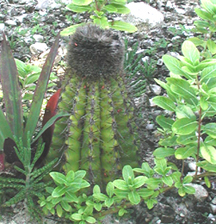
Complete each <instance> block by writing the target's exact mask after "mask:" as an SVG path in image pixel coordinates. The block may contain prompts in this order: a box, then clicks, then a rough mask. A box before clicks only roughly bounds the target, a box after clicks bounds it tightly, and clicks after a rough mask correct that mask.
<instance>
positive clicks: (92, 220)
mask: <svg viewBox="0 0 216 224" xmlns="http://www.w3.org/2000/svg"><path fill="white" fill-rule="evenodd" d="M85 220H86V222H88V223H96V219H95V218H94V217H91V216H88V217H87V218H86V219H85Z"/></svg>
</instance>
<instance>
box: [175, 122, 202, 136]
mask: <svg viewBox="0 0 216 224" xmlns="http://www.w3.org/2000/svg"><path fill="white" fill-rule="evenodd" d="M197 128H198V122H197V121H196V120H193V119H189V118H182V119H179V120H177V121H175V122H174V123H173V126H172V130H173V132H174V133H176V134H179V135H189V134H191V133H192V132H195V130H197Z"/></svg>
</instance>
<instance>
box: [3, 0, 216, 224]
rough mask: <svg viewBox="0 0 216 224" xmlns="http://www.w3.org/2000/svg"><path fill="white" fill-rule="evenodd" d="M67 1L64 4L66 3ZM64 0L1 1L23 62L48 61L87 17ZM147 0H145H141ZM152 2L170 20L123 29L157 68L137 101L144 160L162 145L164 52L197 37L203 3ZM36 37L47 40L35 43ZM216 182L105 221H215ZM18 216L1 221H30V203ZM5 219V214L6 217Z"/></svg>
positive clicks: (172, 51) (12, 42) (168, 195)
mask: <svg viewBox="0 0 216 224" xmlns="http://www.w3.org/2000/svg"><path fill="white" fill-rule="evenodd" d="M63 2H64V3H63ZM69 2H70V1H69V0H64V1H63V0H62V1H56V3H54V1H52V0H49V1H48V0H47V1H36V0H1V2H0V41H1V38H2V35H1V32H2V31H4V32H5V34H6V36H7V38H8V40H9V42H10V45H11V48H12V50H13V54H14V57H16V58H18V59H20V60H22V61H30V62H31V63H34V64H41V63H43V58H44V55H46V53H44V52H46V50H47V49H49V47H51V45H52V43H53V42H54V39H55V36H56V34H57V33H58V32H59V31H61V30H62V29H63V28H66V27H68V26H69V25H71V24H72V23H73V24H74V23H79V22H81V21H86V19H87V18H88V15H86V14H82V15H80V16H79V15H77V14H74V13H72V12H69V11H67V10H66V9H65V3H69ZM136 2H142V1H136ZM149 4H150V5H151V6H152V7H154V8H155V9H157V10H159V11H160V12H161V13H162V14H163V15H164V21H163V23H162V24H160V26H157V27H153V28H148V29H144V30H141V31H139V32H136V33H134V34H125V33H122V35H123V37H124V38H127V40H128V48H129V49H130V48H132V46H133V44H134V43H137V42H138V43H139V44H138V49H137V54H136V57H137V56H138V55H140V54H141V55H142V60H143V62H144V61H146V60H147V61H149V60H152V61H153V68H154V69H153V70H154V72H152V73H151V75H150V77H149V79H148V80H147V84H148V85H147V88H146V92H145V93H144V94H142V96H141V97H137V98H136V99H135V102H136V104H137V106H138V107H140V108H141V111H142V114H141V118H140V121H141V122H142V135H143V139H144V140H145V141H144V143H143V147H142V155H143V161H148V162H150V163H152V156H151V155H152V152H153V150H154V149H155V148H156V147H157V141H158V139H159V137H158V136H157V133H156V129H157V125H156V122H155V118H156V116H157V115H158V114H161V113H162V111H161V110H160V109H159V108H156V107H154V105H152V103H151V99H152V98H153V97H154V96H155V95H159V94H162V93H163V92H162V91H163V90H162V89H161V88H160V87H159V86H158V85H156V83H155V81H154V78H158V79H161V80H164V79H165V78H166V76H167V75H168V71H167V69H166V68H165V66H164V64H163V61H162V59H161V58H162V56H163V55H164V54H167V53H169V54H172V55H178V53H180V46H181V43H182V42H183V40H185V39H186V38H188V36H192V35H193V34H192V32H191V29H192V28H193V22H194V20H196V14H195V13H194V8H195V7H197V5H198V4H199V1H198V0H157V1H153V0H150V1H149ZM68 40H69V38H68V37H62V38H61V41H60V45H61V48H60V51H59V56H58V62H59V61H60V60H61V61H64V60H65V52H66V50H65V49H66V46H67V43H68ZM36 42H39V43H43V44H39V45H35V43H36ZM55 71H56V72H57V74H58V77H59V81H58V82H57V86H58V87H59V86H60V81H61V78H62V76H63V73H64V70H63V68H62V64H61V65H59V64H56V66H55ZM193 171H194V166H193V162H190V161H189V162H188V168H187V172H193ZM211 182H212V186H211V188H210V189H208V188H207V187H206V186H205V184H204V183H203V186H200V185H199V186H198V185H194V187H196V189H197V191H196V194H195V195H192V196H188V197H186V198H181V197H179V196H178V194H177V192H176V191H175V190H173V191H169V192H167V193H165V194H164V195H161V196H160V197H159V199H158V204H157V205H156V206H155V207H154V208H153V209H152V210H150V211H149V210H148V209H147V208H146V206H145V205H144V204H142V205H139V206H136V207H135V208H133V209H131V210H130V211H129V214H128V215H127V216H126V217H125V218H123V219H119V218H117V217H115V216H109V217H107V218H106V220H105V221H104V223H116V224H117V223H120V224H135V223H136V224H145V223H151V224H160V223H161V224H162V223H175V224H177V223H179V224H180V223H188V224H193V223H197V224H209V223H211V224H213V223H216V196H215V193H216V180H215V179H212V180H211ZM13 212H14V213H15V214H14V215H13V216H12V217H10V218H7V217H6V216H5V215H3V216H2V221H1V219H0V224H6V223H10V224H24V223H26V224H27V223H29V221H28V220H29V217H27V216H26V213H25V208H24V207H23V206H22V204H18V205H16V206H14V208H13ZM0 218H1V216H0ZM47 223H50V224H51V223H61V222H59V221H56V222H54V221H52V220H47Z"/></svg>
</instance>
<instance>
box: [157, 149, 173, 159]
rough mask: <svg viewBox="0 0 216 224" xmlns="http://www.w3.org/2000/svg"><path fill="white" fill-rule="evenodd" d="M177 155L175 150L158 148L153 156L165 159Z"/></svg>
mask: <svg viewBox="0 0 216 224" xmlns="http://www.w3.org/2000/svg"><path fill="white" fill-rule="evenodd" d="M174 153H175V149H173V148H161V147H160V148H157V149H156V150H155V151H154V152H153V155H154V156H155V157H156V158H165V157H168V156H172V155H174Z"/></svg>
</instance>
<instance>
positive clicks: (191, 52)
mask: <svg viewBox="0 0 216 224" xmlns="http://www.w3.org/2000/svg"><path fill="white" fill-rule="evenodd" d="M182 53H183V55H184V56H185V57H186V58H187V59H189V60H190V62H191V63H192V65H197V64H198V62H199V59H200V52H199V51H198V49H197V48H196V46H195V45H194V43H192V42H191V41H188V40H186V41H184V43H183V44H182Z"/></svg>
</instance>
